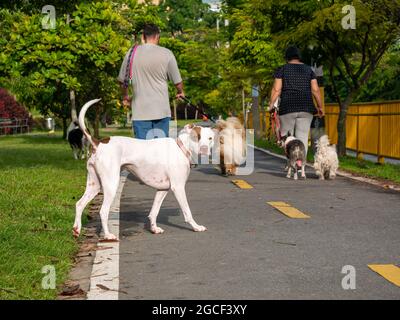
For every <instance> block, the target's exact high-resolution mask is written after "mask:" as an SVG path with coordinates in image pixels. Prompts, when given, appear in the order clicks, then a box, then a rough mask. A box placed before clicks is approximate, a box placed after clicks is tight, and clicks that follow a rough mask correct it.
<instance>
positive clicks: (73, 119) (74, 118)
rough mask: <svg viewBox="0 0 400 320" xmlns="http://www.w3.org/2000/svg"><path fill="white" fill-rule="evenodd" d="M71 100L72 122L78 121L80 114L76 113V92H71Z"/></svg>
mask: <svg viewBox="0 0 400 320" xmlns="http://www.w3.org/2000/svg"><path fill="white" fill-rule="evenodd" d="M69 100H70V102H71V119H72V122H74V121H78V112H77V111H76V101H75V91H74V90H70V91H69Z"/></svg>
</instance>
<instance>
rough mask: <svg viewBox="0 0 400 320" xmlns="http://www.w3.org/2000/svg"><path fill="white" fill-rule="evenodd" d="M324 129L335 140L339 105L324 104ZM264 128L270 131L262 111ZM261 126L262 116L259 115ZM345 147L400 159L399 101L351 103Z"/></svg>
mask: <svg viewBox="0 0 400 320" xmlns="http://www.w3.org/2000/svg"><path fill="white" fill-rule="evenodd" d="M325 113H326V119H325V125H326V132H327V134H328V135H329V138H330V140H331V142H332V143H337V136H338V135H337V120H338V117H339V106H338V105H337V104H325ZM247 118H248V119H247V125H248V128H253V119H252V118H253V117H252V115H251V113H249V114H248V117H247ZM264 119H265V130H266V132H269V126H270V120H269V114H268V112H267V113H266V114H265V118H264ZM260 128H263V125H262V116H261V114H260ZM346 138H347V140H346V146H347V148H348V149H350V150H354V151H356V152H357V154H358V155H360V156H361V155H362V154H363V153H367V154H372V155H376V156H378V158H379V161H380V162H382V161H383V159H384V157H388V158H394V159H400V101H385V102H382V103H379V102H369V103H354V104H352V105H351V106H350V107H349V109H348V113H347V119H346Z"/></svg>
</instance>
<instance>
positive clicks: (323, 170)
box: [314, 135, 339, 180]
mask: <svg viewBox="0 0 400 320" xmlns="http://www.w3.org/2000/svg"><path fill="white" fill-rule="evenodd" d="M316 145H317V152H316V153H315V157H314V169H315V173H316V174H317V176H318V177H319V179H320V180H324V179H335V177H336V171H337V169H338V168H339V160H338V156H337V152H336V146H335V145H331V144H330V142H329V138H328V136H327V135H323V136H322V137H321V138H319V139H318V141H317V143H316Z"/></svg>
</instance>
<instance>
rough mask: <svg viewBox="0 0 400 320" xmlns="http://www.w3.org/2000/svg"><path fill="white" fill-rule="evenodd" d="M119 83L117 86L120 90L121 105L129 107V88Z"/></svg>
mask: <svg viewBox="0 0 400 320" xmlns="http://www.w3.org/2000/svg"><path fill="white" fill-rule="evenodd" d="M118 82H119V86H120V88H121V95H122V104H123V105H124V106H130V105H131V100H132V99H131V97H130V96H129V88H127V87H125V84H124V83H123V82H121V81H118Z"/></svg>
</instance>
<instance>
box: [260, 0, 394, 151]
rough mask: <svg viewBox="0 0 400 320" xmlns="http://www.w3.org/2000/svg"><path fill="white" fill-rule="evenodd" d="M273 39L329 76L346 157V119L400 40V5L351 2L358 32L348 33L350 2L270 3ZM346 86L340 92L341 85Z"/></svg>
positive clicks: (378, 1)
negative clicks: (299, 51)
mask: <svg viewBox="0 0 400 320" xmlns="http://www.w3.org/2000/svg"><path fill="white" fill-rule="evenodd" d="M267 2H268V6H269V10H268V11H269V17H270V18H271V21H272V24H273V25H274V29H273V33H274V35H277V37H276V41H277V43H280V44H281V46H282V47H283V46H285V45H287V44H289V43H295V44H297V45H298V46H299V47H301V48H303V49H304V50H305V51H307V50H308V48H310V47H311V48H315V49H314V50H313V55H314V56H315V57H318V56H319V62H320V63H321V64H323V65H324V66H325V69H326V70H328V74H329V79H330V83H331V85H332V88H333V92H334V96H335V98H336V101H337V102H338V103H339V106H340V113H339V119H338V123H337V130H338V153H339V155H344V154H345V153H346V115H347V110H348V107H349V105H350V104H351V103H352V102H353V101H354V100H355V99H356V98H357V96H358V95H359V94H360V92H361V91H362V88H363V86H364V85H365V84H366V83H367V82H368V80H369V79H370V78H371V76H372V75H373V73H374V71H375V70H376V69H377V67H378V65H379V63H380V61H381V59H382V57H383V55H384V54H385V52H386V51H387V50H388V48H389V47H390V46H392V45H393V43H395V42H396V41H398V39H399V34H400V5H399V2H398V1H392V0H374V1H372V0H370V1H359V0H356V1H353V2H352V5H353V7H354V9H355V13H356V16H355V18H356V27H355V29H352V28H350V29H349V28H344V27H343V25H342V22H343V21H344V20H343V19H345V20H346V19H347V17H345V14H344V13H342V9H343V7H344V6H345V5H347V4H348V3H347V1H327V0H326V1H307V2H305V1H290V3H289V1H279V2H278V1H273V0H272V1H267ZM342 81H343V82H344V83H345V84H346V87H345V89H346V90H345V91H340V88H339V84H340V82H342Z"/></svg>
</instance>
